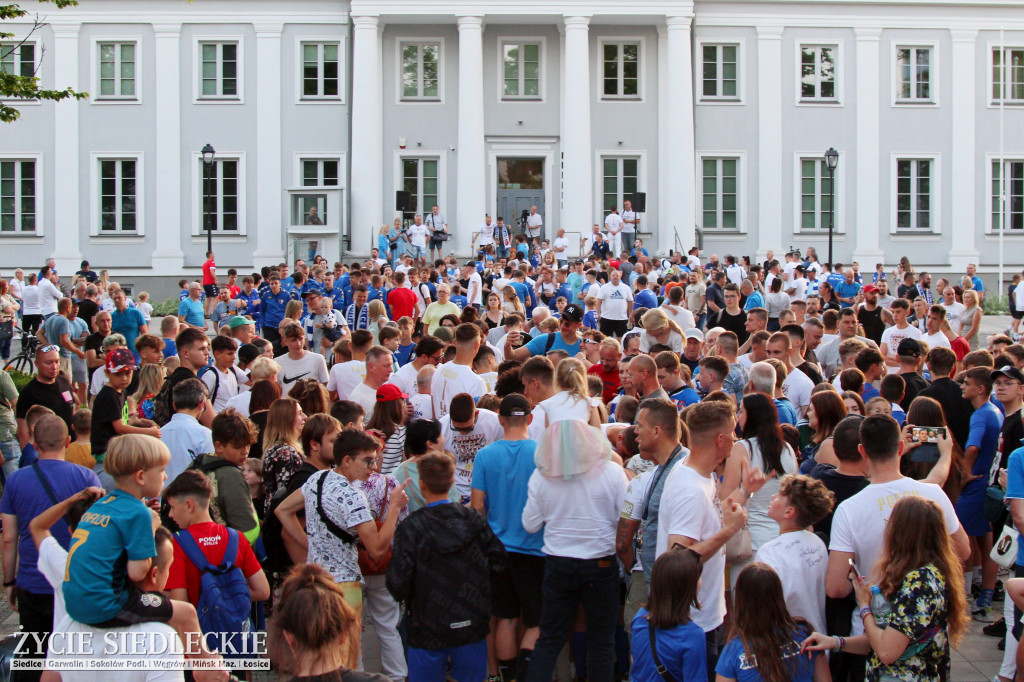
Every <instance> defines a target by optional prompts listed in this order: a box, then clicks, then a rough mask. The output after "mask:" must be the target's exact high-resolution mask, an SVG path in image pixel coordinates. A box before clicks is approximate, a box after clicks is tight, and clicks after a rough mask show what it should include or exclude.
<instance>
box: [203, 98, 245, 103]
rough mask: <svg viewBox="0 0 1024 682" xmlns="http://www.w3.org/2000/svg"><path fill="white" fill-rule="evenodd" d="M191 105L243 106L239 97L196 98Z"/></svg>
mask: <svg viewBox="0 0 1024 682" xmlns="http://www.w3.org/2000/svg"><path fill="white" fill-rule="evenodd" d="M192 103H193V104H243V103H244V102H243V101H242V98H241V97H196V98H195V99H194V100H192Z"/></svg>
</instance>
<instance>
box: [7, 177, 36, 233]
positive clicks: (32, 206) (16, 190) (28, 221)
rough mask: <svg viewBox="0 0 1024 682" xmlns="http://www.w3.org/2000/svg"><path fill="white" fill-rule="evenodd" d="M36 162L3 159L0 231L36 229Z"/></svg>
mask: <svg viewBox="0 0 1024 682" xmlns="http://www.w3.org/2000/svg"><path fill="white" fill-rule="evenodd" d="M35 230H36V162H35V161H0V232H5V233H6V232H35Z"/></svg>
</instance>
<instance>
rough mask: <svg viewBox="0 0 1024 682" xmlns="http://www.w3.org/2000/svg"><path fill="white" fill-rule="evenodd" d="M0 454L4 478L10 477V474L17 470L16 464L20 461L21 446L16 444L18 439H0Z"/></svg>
mask: <svg viewBox="0 0 1024 682" xmlns="http://www.w3.org/2000/svg"><path fill="white" fill-rule="evenodd" d="M0 454H2V455H3V456H4V465H3V472H4V478H5V479H6V478H10V477H11V474H13V473H14V472H15V471H17V470H18V464H19V463H20V462H21V446H20V445H18V439H17V438H14V439H12V440H5V441H0Z"/></svg>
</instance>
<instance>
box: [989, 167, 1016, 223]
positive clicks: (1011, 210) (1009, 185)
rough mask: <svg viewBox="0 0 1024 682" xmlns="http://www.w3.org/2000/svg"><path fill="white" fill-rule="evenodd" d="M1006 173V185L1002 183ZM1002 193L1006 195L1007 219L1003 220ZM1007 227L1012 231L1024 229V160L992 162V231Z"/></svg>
mask: <svg viewBox="0 0 1024 682" xmlns="http://www.w3.org/2000/svg"><path fill="white" fill-rule="evenodd" d="M1004 174H1005V178H1006V179H1005V182H1006V186H1005V187H1003V186H1002V185H1001V184H1000V181H1001V180H1002V178H1003V176H1004ZM1000 193H1005V195H1006V214H1007V215H1006V220H1005V221H1004V220H1003V215H1002V209H1001V207H1002V202H1001V201H1000ZM1004 227H1005V228H1006V230H1007V231H1010V232H1021V231H1024V161H1005V160H1002V161H1001V160H998V159H997V160H995V161H993V162H992V231H993V232H998V231H999V230H1001V229H1003V228H1004Z"/></svg>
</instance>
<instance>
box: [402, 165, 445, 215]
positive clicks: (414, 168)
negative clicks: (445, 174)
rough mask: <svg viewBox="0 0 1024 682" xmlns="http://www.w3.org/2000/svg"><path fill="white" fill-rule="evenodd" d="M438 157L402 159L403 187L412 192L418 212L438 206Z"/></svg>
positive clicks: (415, 208)
mask: <svg viewBox="0 0 1024 682" xmlns="http://www.w3.org/2000/svg"><path fill="white" fill-rule="evenodd" d="M437 166H438V162H437V159H417V158H408V157H407V158H403V159H402V189H404V190H405V191H406V192H409V193H410V194H412V198H413V202H414V203H415V207H414V208H413V210H414V211H415V212H416V213H425V212H427V211H429V210H430V209H431V208H432V207H433V206H437V205H438V203H437Z"/></svg>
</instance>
